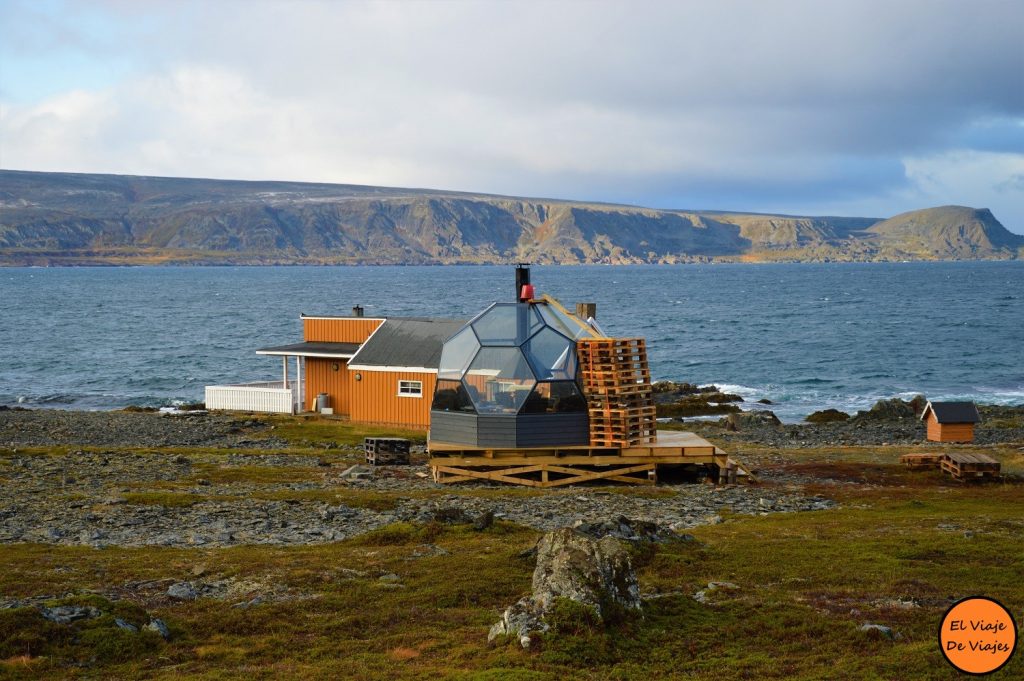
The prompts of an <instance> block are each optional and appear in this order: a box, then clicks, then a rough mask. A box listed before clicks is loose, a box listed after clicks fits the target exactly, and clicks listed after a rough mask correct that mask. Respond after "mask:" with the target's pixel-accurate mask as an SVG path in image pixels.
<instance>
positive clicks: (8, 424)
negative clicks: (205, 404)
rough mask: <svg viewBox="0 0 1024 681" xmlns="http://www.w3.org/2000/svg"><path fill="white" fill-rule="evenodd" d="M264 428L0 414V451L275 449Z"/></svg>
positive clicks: (203, 421) (127, 415)
mask: <svg viewBox="0 0 1024 681" xmlns="http://www.w3.org/2000/svg"><path fill="white" fill-rule="evenodd" d="M267 428H268V426H267V425H266V424H264V423H260V422H259V421H254V420H252V419H245V418H239V417H237V416H230V415H226V414H210V413H207V412H185V413H182V414H161V413H146V412H126V411H64V410H60V409H8V408H0V447H49V446H57V445H70V446H79V447H236V448H237V447H244V448H253V449H260V448H279V447H285V446H287V443H286V442H284V441H283V440H280V439H268V438H267V437H266V430H267Z"/></svg>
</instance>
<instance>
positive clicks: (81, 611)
mask: <svg viewBox="0 0 1024 681" xmlns="http://www.w3.org/2000/svg"><path fill="white" fill-rule="evenodd" d="M39 612H40V613H41V614H42V616H43V617H45V618H46V619H48V620H50V621H51V622H56V623H57V624H71V623H72V622H77V621H78V620H86V619H92V618H94V617H99V616H100V615H102V614H103V613H102V612H100V611H99V610H98V609H96V608H93V607H91V606H84V607H83V606H78V605H57V606H54V607H52V608H41V609H40V611H39Z"/></svg>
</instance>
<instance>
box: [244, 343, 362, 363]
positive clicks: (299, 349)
mask: <svg viewBox="0 0 1024 681" xmlns="http://www.w3.org/2000/svg"><path fill="white" fill-rule="evenodd" d="M358 350H359V343H326V342H313V341H307V342H305V343H292V344H291V345H276V346H274V347H272V348H260V349H259V350H257V351H256V354H257V355H283V356H294V355H298V356H300V357H338V358H342V359H344V358H348V357H351V356H352V355H354V354H356V352H357V351H358Z"/></svg>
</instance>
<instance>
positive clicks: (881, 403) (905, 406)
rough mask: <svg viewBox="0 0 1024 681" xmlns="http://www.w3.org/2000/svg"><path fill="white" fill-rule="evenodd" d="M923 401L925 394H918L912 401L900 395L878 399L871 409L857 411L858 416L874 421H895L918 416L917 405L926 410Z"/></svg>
mask: <svg viewBox="0 0 1024 681" xmlns="http://www.w3.org/2000/svg"><path fill="white" fill-rule="evenodd" d="M923 401H924V395H918V396H917V397H914V399H912V400H911V401H910V402H905V401H904V400H901V399H900V398H898V397H894V398H892V399H891V400H878V401H877V402H875V404H874V406H872V407H871V409H870V410H869V411H859V412H857V418H860V419H869V420H874V421H895V420H897V419H912V418H916V417H917V415H918V414H919V413H920V412H919V411H917V406H918V405H920V407H921V411H923V410H924V403H923Z"/></svg>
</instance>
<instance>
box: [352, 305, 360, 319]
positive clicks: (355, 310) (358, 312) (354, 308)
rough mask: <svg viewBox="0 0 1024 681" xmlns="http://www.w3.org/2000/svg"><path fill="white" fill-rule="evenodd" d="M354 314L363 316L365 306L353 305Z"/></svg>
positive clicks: (354, 315)
mask: <svg viewBox="0 0 1024 681" xmlns="http://www.w3.org/2000/svg"><path fill="white" fill-rule="evenodd" d="M352 316H353V317H362V316H363V306H362V305H356V306H355V307H353V308H352Z"/></svg>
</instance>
